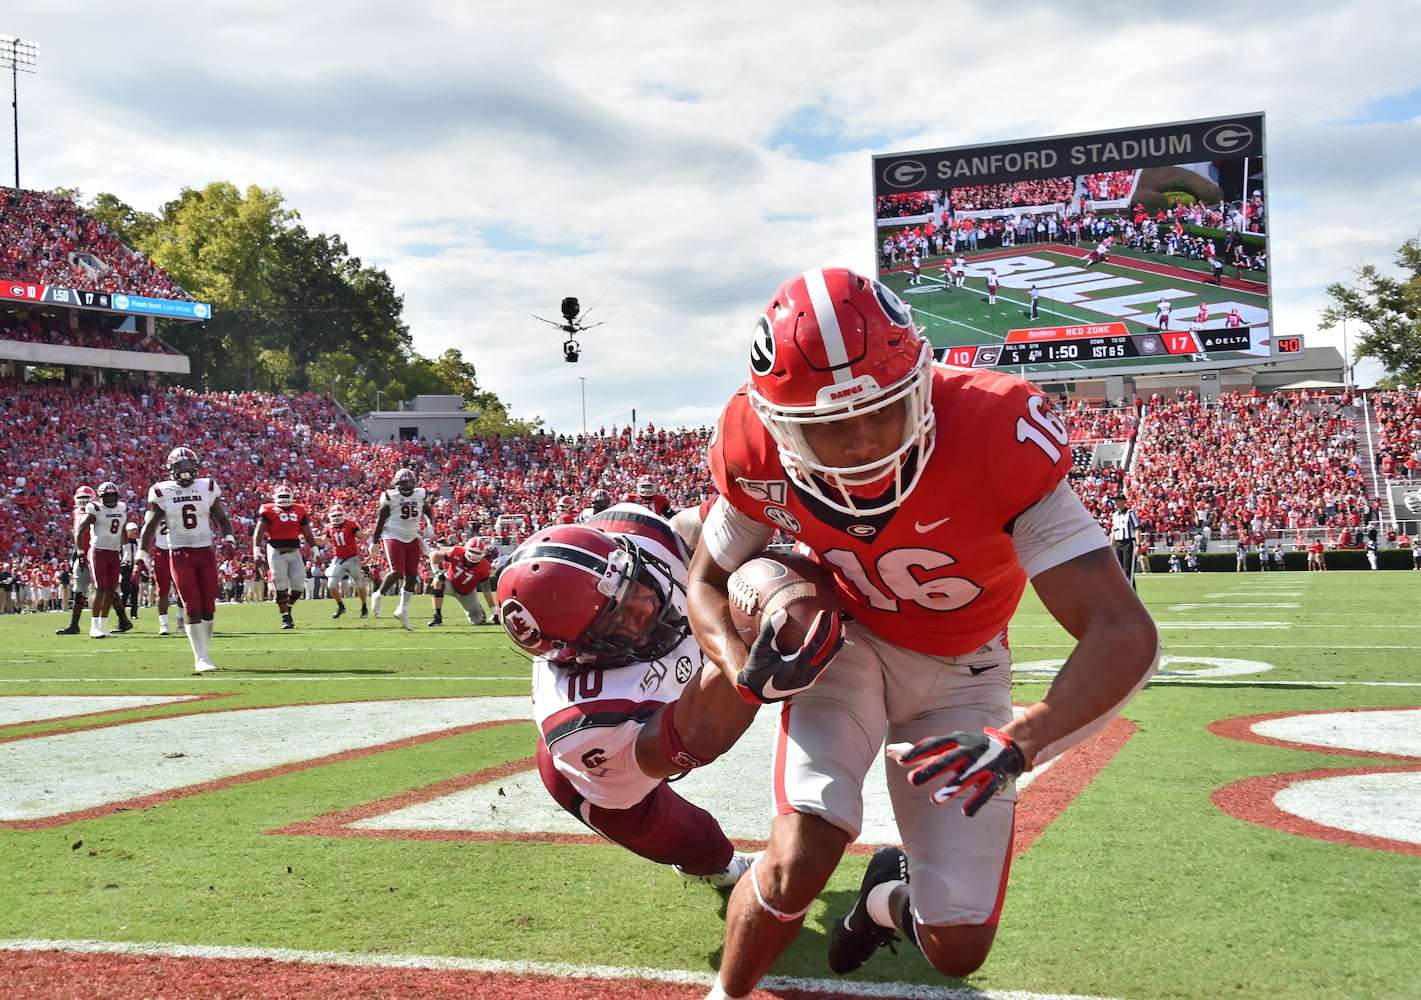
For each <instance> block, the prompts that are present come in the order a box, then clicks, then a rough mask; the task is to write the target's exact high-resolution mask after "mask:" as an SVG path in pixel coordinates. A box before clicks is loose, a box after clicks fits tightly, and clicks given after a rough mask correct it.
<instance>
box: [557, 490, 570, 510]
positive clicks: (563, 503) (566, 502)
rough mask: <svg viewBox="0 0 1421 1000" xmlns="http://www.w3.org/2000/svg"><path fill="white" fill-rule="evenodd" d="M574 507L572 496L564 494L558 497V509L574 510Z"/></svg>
mask: <svg viewBox="0 0 1421 1000" xmlns="http://www.w3.org/2000/svg"><path fill="white" fill-rule="evenodd" d="M572 508H573V499H572V497H570V496H567V495H566V494H564V495H563V496H560V497H558V510H572Z"/></svg>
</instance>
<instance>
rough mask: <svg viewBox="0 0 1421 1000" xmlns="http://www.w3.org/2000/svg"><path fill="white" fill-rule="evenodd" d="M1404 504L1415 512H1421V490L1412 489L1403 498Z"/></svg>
mask: <svg viewBox="0 0 1421 1000" xmlns="http://www.w3.org/2000/svg"><path fill="white" fill-rule="evenodd" d="M1401 503H1402V505H1403V506H1404V507H1405V508H1406V509H1407V510H1409V511H1411V513H1413V514H1421V490H1412V491H1411V492H1410V493H1408V494H1406V496H1404V497H1402V498H1401Z"/></svg>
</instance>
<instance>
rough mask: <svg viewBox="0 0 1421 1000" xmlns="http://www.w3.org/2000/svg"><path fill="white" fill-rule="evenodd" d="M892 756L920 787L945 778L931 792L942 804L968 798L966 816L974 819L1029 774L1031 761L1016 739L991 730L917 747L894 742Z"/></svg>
mask: <svg viewBox="0 0 1421 1000" xmlns="http://www.w3.org/2000/svg"><path fill="white" fill-rule="evenodd" d="M888 752H889V754H891V755H892V756H893V757H894V758H896V759H897V761H898V763H899V764H901V765H903V766H904V767H910V768H912V770H911V771H909V772H908V781H909V782H910V783H911V784H913V785H915V786H917V787H922V786H924V785H931V784H934V783H935V782H937V781H938V779H940V778H944V777H945V778H946V779H947V781H946V783H945V784H942V785H941V786H940V787H939V788H937V789H936V790H935V791H934V792H933V793H932V796H931V798H932V800H933V802H934V803H936V804H937V805H943V804H944V803H946V802H948V801H949V800H951V799H955V798H957V797H959V796H962V795H966V796H967V800H966V801H965V802H963V804H962V813H963V815H964V816H975V815H977V810H979V809H981V808H982V806H984V805H985V804H986V803H987V800H988V799H990V798H991V797H992V796H993V795H996V794H997V793H998V792H999V791H1001V790H1002V789H1003V788H1004V787H1005V786H1006V785H1007V784H1008V783H1009V782H1011V781H1012V780H1014V779H1015V778H1016V777H1017V776H1018V775H1019V774H1021V772H1022V771H1025V770H1026V758H1025V757H1024V756H1022V753H1021V748H1020V747H1018V746H1017V745H1016V743H1015V742H1013V740H1012V738H1011V737H1010V736H1008V735H1007V734H1006V733H1004V732H1002V731H1001V730H999V729H993V728H992V727H990V726H987V727H986V728H984V729H983V730H982V731H981V732H980V733H962V732H958V733H948V734H947V735H946V736H932V737H929V738H928V739H925V740H919V741H918V742H917V743H912V744H908V743H894V744H892V745H890V746H889V747H888Z"/></svg>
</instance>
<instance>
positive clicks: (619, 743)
mask: <svg viewBox="0 0 1421 1000" xmlns="http://www.w3.org/2000/svg"><path fill="white" fill-rule="evenodd" d="M685 574H686V555H685V549H684V547H682V545H681V543H680V542H679V541H678V539H677V537H676V534H675V533H674V532H673V531H672V528H671V525H669V524H668V523H667V522H666V521H665V519H663V518H661V517H657V516H656V515H654V514H652V513H650V512H649V511H647V510H646V509H645V508H643V507H640V506H633V505H620V504H619V505H617V506H614V507H611V508H609V509H607V510H606V511H603V512H602V513H600V514H598V515H596V516H595V517H594V518H593V519H592V521H591V522H590V523H589V524H586V525H554V526H551V527H548V528H543V529H541V530H539V531H536V532H534V533H533V535H532V536H531V537H530V538H529V539H528V540H526V541H525V542H523V544H521V545H520V546H518V548H516V549H515V550H514V551H513V552H512V553H510V555H509V558H508V563H507V565H506V566H504V567H503V569H502V570H501V571H500V573H499V577H498V606H499V611H500V613H501V615H502V619H503V627H504V629H505V630H506V631H507V632H508V634H509V636H510V637H511V638H512V639H513V640H514V642H516V643H518V644H519V646H521V647H522V648H523V649H525V650H527V651H528V652H529V653H531V654H532V655H533V657H534V659H533V716H534V719H535V720H536V721H537V724H538V748H537V757H538V774H539V775H540V776H541V777H542V779H543V785H544V786H545V787H546V788H547V790H548V793H549V794H550V795H552V797H553V799H554V800H556V801H557V803H558V805H560V806H562V808H563V809H565V810H567V812H569V813H571V814H572V815H573V816H575V817H576V818H577V819H578V820H580V821H581V822H582V823H584V824H586V825H587V826H589V827H590V828H592V830H594V831H595V832H596V833H599V834H601V835H602V836H603V837H606V838H607V839H608V840H610V841H612V842H613V843H615V844H619V845H621V846H622V847H625V848H626V849H627V850H629V851H632V852H633V853H635V854H638V855H640V856H641V857H643V858H647V859H648V860H651V861H654V862H656V863H658V864H663V865H673V866H675V869H676V871H677V873H678V874H681V875H683V876H685V877H688V878H694V879H697V880H698V881H703V882H706V883H708V884H710V885H713V886H717V887H720V888H725V887H728V886H732V885H734V884H735V882H736V881H737V880H738V879H739V878H740V877H741V876H742V875H743V874H744V873H745V871H746V870H748V868H749V866H750V864H751V862H752V860H753V856H750V855H745V854H742V853H740V852H738V851H736V850H735V847H734V845H733V844H732V843H731V842H730V840H729V839H728V838H727V837H726V836H725V833H724V832H723V831H722V830H721V828H720V824H719V823H718V822H716V819H715V817H714V816H712V815H711V814H710V813H708V812H706V811H705V810H704V809H702V808H701V807H700V806H697V805H694V804H693V803H691V802H688V801H687V800H685V799H683V798H682V797H681V796H680V795H678V794H677V793H676V791H675V790H674V788H673V786H672V785H671V784H670V782H669V781H668V779H670V778H674V777H676V776H678V775H681V774H684V773H686V772H687V771H690V770H691V769H692V768H696V767H704V766H705V765H707V764H709V763H711V762H712V761H713V760H715V758H716V757H718V756H719V755H720V754H722V753H724V752H725V751H726V750H728V749H730V747H731V746H733V745H734V743H735V741H736V740H737V739H739V738H740V735H741V734H742V733H744V731H745V729H746V728H747V727H748V726H749V725H750V722H751V720H752V719H753V718H754V715H755V706H752V705H750V704H747V703H746V702H745V701H743V700H742V699H741V698H740V696H739V695H738V694H737V693H736V690H735V685H734V684H732V683H731V682H729V681H728V680H726V678H725V676H724V675H723V674H721V673H720V671H718V670H716V669H715V666H714V665H713V664H710V663H708V662H707V661H706V658H705V656H704V654H702V653H701V651H700V649H699V648H697V646H696V643H695V640H694V639H692V638H691V637H690V629H689V627H688V626H687V624H686V597H685V578H686V577H685Z"/></svg>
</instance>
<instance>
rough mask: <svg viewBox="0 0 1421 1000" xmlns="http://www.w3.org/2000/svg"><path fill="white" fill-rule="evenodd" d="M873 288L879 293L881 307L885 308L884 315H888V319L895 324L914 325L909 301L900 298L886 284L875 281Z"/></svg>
mask: <svg viewBox="0 0 1421 1000" xmlns="http://www.w3.org/2000/svg"><path fill="white" fill-rule="evenodd" d="M873 290H874V292H875V293H877V295H878V305H879V308H881V309H882V310H883V315H885V316H887V317H888V321H889V322H890V323H892V324H893V325H894V326H912V325H913V313H912V311H911V310H910V309H909V308H908V305H907V303H905V302H904V301H903V300H902V299H900V298H899V297H898V295H897V293H896V292H894V291H893V289H891V288H889V287H887V286H886V285H880V284H879V283H878V282H876V281H875V282H874V283H873Z"/></svg>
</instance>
